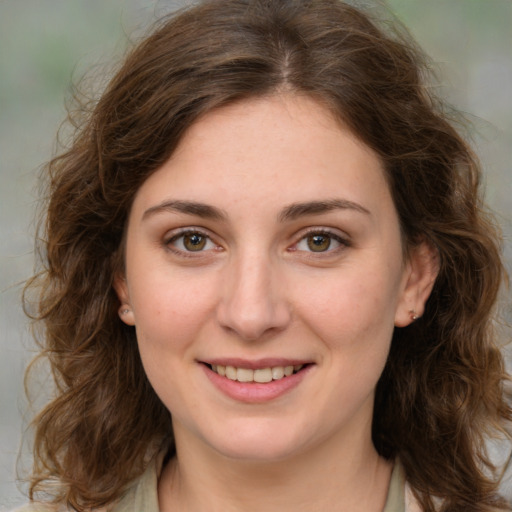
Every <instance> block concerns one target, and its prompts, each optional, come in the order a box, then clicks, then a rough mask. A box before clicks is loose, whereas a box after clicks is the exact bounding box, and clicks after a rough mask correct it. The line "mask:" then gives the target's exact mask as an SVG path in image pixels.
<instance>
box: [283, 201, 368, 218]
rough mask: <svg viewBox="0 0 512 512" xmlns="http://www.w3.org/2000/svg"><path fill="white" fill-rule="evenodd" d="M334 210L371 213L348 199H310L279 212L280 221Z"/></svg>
mask: <svg viewBox="0 0 512 512" xmlns="http://www.w3.org/2000/svg"><path fill="white" fill-rule="evenodd" d="M332 210H353V211H356V212H359V213H364V214H365V215H371V213H370V211H369V210H367V209H366V208H365V207H364V206H362V205H360V204H359V203H354V202H353V201H348V200H347V199H328V200H326V201H308V202H305V203H293V204H291V205H290V206H287V207H286V208H284V209H283V211H282V212H281V213H280V214H279V221H280V222H285V221H290V220H296V219H298V218H300V217H303V216H305V215H321V214H323V213H326V212H330V211H332Z"/></svg>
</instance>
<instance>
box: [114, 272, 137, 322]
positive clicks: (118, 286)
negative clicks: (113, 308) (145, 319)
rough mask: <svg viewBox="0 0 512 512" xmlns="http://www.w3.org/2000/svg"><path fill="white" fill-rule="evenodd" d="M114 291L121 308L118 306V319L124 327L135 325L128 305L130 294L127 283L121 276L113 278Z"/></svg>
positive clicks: (129, 304)
mask: <svg viewBox="0 0 512 512" xmlns="http://www.w3.org/2000/svg"><path fill="white" fill-rule="evenodd" d="M113 286H114V290H115V291H116V294H117V297H118V299H119V302H120V303H121V306H119V310H118V311H119V318H121V320H122V321H123V322H124V323H125V324H126V325H132V326H133V325H135V316H134V314H133V309H132V306H131V303H130V294H129V291H128V283H127V282H126V278H125V277H124V276H123V275H120V274H118V275H116V277H115V278H114V285H113Z"/></svg>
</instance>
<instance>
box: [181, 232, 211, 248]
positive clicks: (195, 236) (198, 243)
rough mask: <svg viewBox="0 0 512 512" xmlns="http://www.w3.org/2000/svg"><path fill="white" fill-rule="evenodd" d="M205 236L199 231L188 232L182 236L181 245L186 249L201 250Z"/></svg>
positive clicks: (203, 246)
mask: <svg viewBox="0 0 512 512" xmlns="http://www.w3.org/2000/svg"><path fill="white" fill-rule="evenodd" d="M206 240H207V238H206V237H205V236H203V235H201V234H200V233H190V234H187V235H184V236H183V246H184V247H185V249H186V250H187V251H202V250H203V249H204V248H205V246H206Z"/></svg>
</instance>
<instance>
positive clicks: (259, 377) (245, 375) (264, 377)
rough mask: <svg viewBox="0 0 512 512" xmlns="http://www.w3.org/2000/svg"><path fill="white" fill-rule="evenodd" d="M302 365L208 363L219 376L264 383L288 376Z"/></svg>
mask: <svg viewBox="0 0 512 512" xmlns="http://www.w3.org/2000/svg"><path fill="white" fill-rule="evenodd" d="M303 367H304V365H303V364H298V365H294V366H292V365H290V366H273V367H268V368H258V369H255V370H253V369H250V368H237V367H235V366H222V365H220V364H214V365H210V368H211V369H212V370H213V371H214V372H215V373H216V374H218V375H220V376H221V377H226V378H228V379H229V380H234V381H238V382H257V383H260V384H265V383H267V382H272V381H274V380H281V379H284V378H286V377H290V375H293V374H294V373H297V372H298V371H300V370H301V369H302V368H303Z"/></svg>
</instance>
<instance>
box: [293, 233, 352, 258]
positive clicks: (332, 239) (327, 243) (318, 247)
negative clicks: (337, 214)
mask: <svg viewBox="0 0 512 512" xmlns="http://www.w3.org/2000/svg"><path fill="white" fill-rule="evenodd" d="M346 245H348V243H347V242H346V241H345V240H343V238H341V237H340V236H338V235H335V234H334V233H329V232H326V231H312V232H310V233H308V234H307V235H306V236H304V237H303V238H301V239H300V240H299V242H298V243H297V244H296V246H295V249H296V250H297V251H307V252H316V253H321V252H330V251H334V250H336V249H338V248H340V247H342V246H346Z"/></svg>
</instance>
